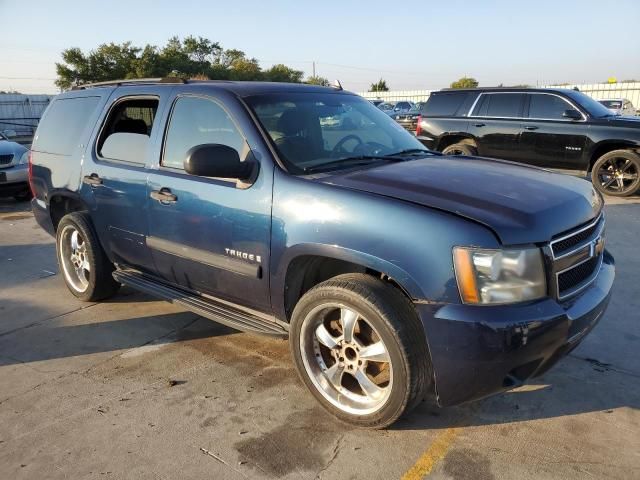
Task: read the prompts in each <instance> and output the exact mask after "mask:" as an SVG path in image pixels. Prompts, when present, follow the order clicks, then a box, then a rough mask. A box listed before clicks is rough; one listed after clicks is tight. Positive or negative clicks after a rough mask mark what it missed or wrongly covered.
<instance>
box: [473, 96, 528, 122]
mask: <svg viewBox="0 0 640 480" xmlns="http://www.w3.org/2000/svg"><path fill="white" fill-rule="evenodd" d="M523 100H524V94H522V93H488V94H487V93H485V94H483V95H482V96H481V97H480V101H479V102H478V105H477V106H476V108H475V110H474V111H473V116H474V117H498V118H517V117H521V116H522V114H521V112H522V103H523Z"/></svg>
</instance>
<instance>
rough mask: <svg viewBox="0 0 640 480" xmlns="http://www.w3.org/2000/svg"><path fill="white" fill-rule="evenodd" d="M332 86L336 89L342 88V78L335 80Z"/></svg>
mask: <svg viewBox="0 0 640 480" xmlns="http://www.w3.org/2000/svg"><path fill="white" fill-rule="evenodd" d="M331 88H335V89H336V90H342V84H341V83H340V80H338V79H336V80H334V81H333V83H332V84H331Z"/></svg>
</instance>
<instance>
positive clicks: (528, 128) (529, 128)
mask: <svg viewBox="0 0 640 480" xmlns="http://www.w3.org/2000/svg"><path fill="white" fill-rule="evenodd" d="M524 129H525V130H537V129H538V127H536V126H535V125H525V126H524Z"/></svg>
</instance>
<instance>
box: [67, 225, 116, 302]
mask: <svg viewBox="0 0 640 480" xmlns="http://www.w3.org/2000/svg"><path fill="white" fill-rule="evenodd" d="M74 245H75V246H74ZM56 256H57V258H58V266H59V268H60V272H61V273H62V277H63V278H64V281H65V283H66V284H67V288H68V289H69V290H70V291H71V293H73V294H74V295H75V296H76V297H78V298H79V299H80V300H83V301H85V302H95V301H98V300H104V299H105V298H108V297H111V296H112V295H113V294H114V293H116V292H117V291H118V289H119V288H120V284H119V283H118V282H116V281H115V280H114V279H113V277H112V275H111V274H112V273H113V271H114V266H113V264H112V263H111V262H110V261H109V259H108V258H107V256H106V254H105V253H104V250H103V249H102V246H101V245H100V242H99V241H98V237H97V236H96V233H95V231H94V229H93V225H92V224H91V220H90V218H89V215H88V214H87V213H86V212H73V213H69V214H67V215H65V216H64V217H62V219H61V220H60V223H59V224H58V228H57V230H56Z"/></svg>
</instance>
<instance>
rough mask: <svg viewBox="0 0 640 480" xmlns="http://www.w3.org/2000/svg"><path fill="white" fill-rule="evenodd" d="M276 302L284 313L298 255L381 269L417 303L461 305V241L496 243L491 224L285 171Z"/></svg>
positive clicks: (279, 184)
mask: <svg viewBox="0 0 640 480" xmlns="http://www.w3.org/2000/svg"><path fill="white" fill-rule="evenodd" d="M273 198H274V200H273V215H272V236H271V260H270V261H271V263H270V267H271V268H270V271H271V303H272V308H273V309H274V311H275V313H276V314H277V315H278V316H280V317H281V318H285V315H284V312H285V305H284V304H285V302H284V297H285V294H284V292H285V283H286V275H287V270H288V268H289V265H290V264H291V262H292V261H294V260H295V259H296V258H298V257H300V256H301V255H317V256H321V257H328V258H334V259H338V260H344V261H348V262H351V263H354V264H357V265H359V266H362V267H365V268H368V269H372V270H375V271H378V272H381V273H384V274H386V275H388V276H390V277H391V278H393V280H394V281H395V282H397V283H398V284H399V285H400V286H401V287H402V288H403V289H404V290H405V291H406V292H407V294H408V295H409V296H410V297H411V298H412V299H414V300H428V301H435V302H442V303H459V302H460V297H459V294H458V289H457V284H456V281H455V277H454V273H453V261H452V249H453V247H454V246H456V245H476V246H482V247H485V248H495V247H497V246H498V245H499V242H498V239H497V238H496V237H495V236H494V234H493V233H492V232H491V231H490V230H489V229H488V228H486V227H484V226H482V225H480V224H477V223H475V222H473V221H471V220H468V219H464V218H462V217H459V216H457V215H455V214H452V213H448V212H443V211H438V210H435V209H431V208H427V207H424V206H420V205H416V204H414V203H411V202H406V201H401V200H397V199H395V198H389V197H385V196H381V195H377V194H374V193H368V192H363V191H359V190H354V189H350V188H347V187H342V186H338V185H331V184H329V183H325V182H318V181H315V180H314V179H311V178H305V177H293V176H289V175H286V174H284V173H282V172H276V174H275V176H274V195H273Z"/></svg>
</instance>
